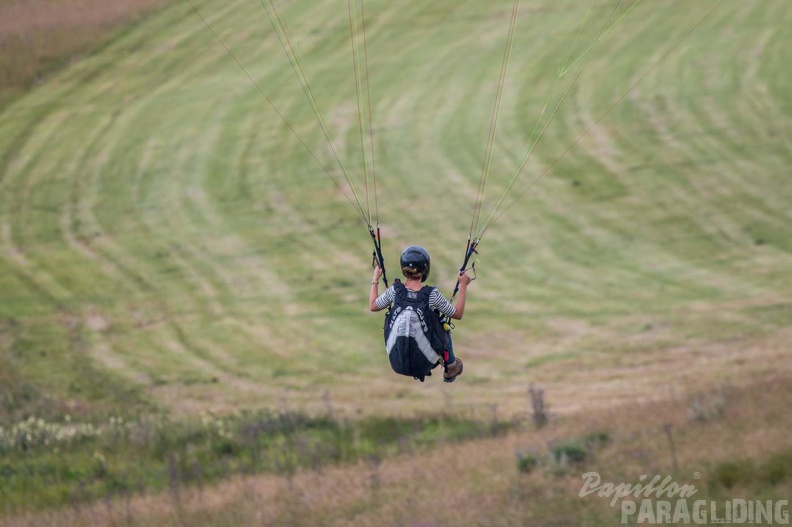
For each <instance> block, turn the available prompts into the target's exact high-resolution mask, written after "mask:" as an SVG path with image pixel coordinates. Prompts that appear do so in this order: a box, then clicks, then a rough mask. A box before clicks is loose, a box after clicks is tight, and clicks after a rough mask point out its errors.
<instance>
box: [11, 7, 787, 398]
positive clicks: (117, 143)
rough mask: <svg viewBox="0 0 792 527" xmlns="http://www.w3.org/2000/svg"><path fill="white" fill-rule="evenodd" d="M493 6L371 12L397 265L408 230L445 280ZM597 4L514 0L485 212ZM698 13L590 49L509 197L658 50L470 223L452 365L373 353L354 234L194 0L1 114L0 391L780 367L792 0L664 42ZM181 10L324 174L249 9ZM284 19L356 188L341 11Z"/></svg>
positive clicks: (189, 389) (380, 168) (646, 17)
mask: <svg viewBox="0 0 792 527" xmlns="http://www.w3.org/2000/svg"><path fill="white" fill-rule="evenodd" d="M683 4H684V5H683ZM510 5H511V3H510V2H506V1H500V2H488V3H486V5H485V4H484V3H482V2H474V1H472V0H469V1H463V2H459V1H450V0H441V1H437V2H432V3H431V4H424V3H412V4H411V5H407V6H405V5H403V4H402V3H389V2H383V1H371V2H367V4H366V16H367V20H366V23H367V27H366V31H367V36H368V57H369V75H370V82H371V96H372V106H373V108H372V109H373V123H374V128H375V131H376V133H375V136H374V137H375V152H376V167H377V172H378V174H379V180H378V190H379V200H378V207H379V212H380V214H379V215H380V219H381V222H382V224H383V235H384V237H385V239H384V244H385V250H386V253H387V254H386V258H388V263H389V264H390V266H389V270H390V273H391V275H392V276H393V275H395V273H396V268H395V266H394V264H393V262H394V261H396V258H397V256H398V254H399V251H400V250H401V249H402V248H403V247H404V246H405V245H407V244H410V243H420V244H423V245H425V246H427V247H428V248H429V249H430V251H431V253H432V256H433V279H434V280H435V281H437V282H438V283H439V284H440V285H441V287H442V288H443V290H444V291H446V292H449V291H450V289H451V287H452V286H453V276H454V269H455V268H457V267H458V265H459V263H460V257H461V254H462V252H463V250H464V245H465V239H466V236H467V232H468V229H469V224H470V217H471V214H472V209H473V200H474V197H475V194H476V189H477V186H478V181H479V179H478V178H479V174H480V171H481V163H482V159H483V153H484V146H485V143H486V138H487V131H488V126H489V121H490V117H491V111H492V105H493V101H494V99H495V94H496V91H497V79H498V70H499V67H500V61H501V56H502V49H503V45H504V42H505V36H506V31H507V28H508V22H509V9H510ZM613 5H615V2H610V3H608V5H606V6H601V7H598V8H596V9H595V10H594V12H592V14H591V16H590V18H589V19H588V21H587V22H586V23H585V24H584V25H583V30H582V31H581V34H580V39H579V40H578V41H576V40H575V35H576V34H577V32H578V27H579V25H580V23H581V21H582V20H583V17H584V15H585V6H584V5H582V4H581V3H580V2H572V1H563V2H558V1H555V2H550V1H547V2H545V3H544V4H543V5H541V6H540V5H538V4H535V3H534V4H532V5H531V6H524V8H523V10H522V11H521V15H520V17H519V20H518V25H517V35H516V39H515V47H514V51H513V54H512V59H511V63H510V68H509V73H508V76H507V82H506V85H505V90H504V101H503V107H502V109H501V114H500V125H499V130H498V135H497V140H496V143H495V149H494V155H493V163H492V167H491V173H492V176H491V180H490V183H489V186H488V190H487V195H486V201H485V210H488V208H489V207H491V206H492V204H493V202H494V200H495V199H496V197H497V195H498V192H499V191H500V189H502V188H503V187H504V186H505V184H506V182H507V180H508V179H509V177H510V175H511V174H512V172H513V171H514V169H515V167H516V166H517V164H518V163H519V160H520V159H521V158H522V156H523V155H524V154H525V152H526V149H527V145H528V143H529V141H530V137H531V133H532V130H534V126H535V123H536V119H537V117H538V116H539V115H540V112H541V110H542V107H543V103H544V102H545V100H546V97H547V94H548V93H549V94H550V95H551V99H550V100H557V97H558V96H559V94H560V93H561V89H560V88H559V87H558V86H557V85H555V80H556V72H557V70H558V67H559V65H560V64H561V63H562V62H563V61H564V58H565V57H566V56H567V55H568V54H571V56H579V55H580V54H581V53H583V52H584V51H585V48H586V45H587V44H586V43H587V42H591V41H592V40H593V39H594V38H595V37H596V34H597V32H598V30H599V28H600V27H601V25H602V24H603V23H604V21H605V20H606V19H607V17H608V15H609V14H610V12H611V10H612V8H613ZM715 5H716V2H714V1H711V0H702V1H699V2H696V3H695V4H691V3H690V2H682V1H671V2H662V3H657V2H653V3H649V2H647V3H642V4H641V5H638V6H637V7H636V8H635V10H634V11H633V12H632V13H630V15H629V16H627V17H625V18H624V19H623V20H622V21H621V22H619V24H618V25H617V26H616V28H615V29H614V30H613V31H612V32H611V33H610V34H609V35H608V36H607V38H606V39H604V41H603V42H602V45H601V46H599V47H598V49H597V50H596V51H595V53H594V55H593V56H592V58H591V60H590V61H589V63H588V64H587V66H586V68H585V70H584V72H583V74H582V75H581V76H580V78H579V79H578V81H577V83H576V84H575V86H574V88H573V90H572V91H571V92H570V95H569V97H568V99H567V100H566V101H565V102H564V104H563V106H562V107H561V108H560V111H559V113H558V115H557V116H556V118H555V120H554V121H553V122H552V123H551V124H550V126H548V129H547V133H546V134H545V137H544V138H543V140H542V142H541V144H540V145H539V147H538V148H537V150H536V154H535V156H534V157H533V158H532V160H531V161H530V163H529V164H528V165H527V168H526V171H525V174H524V175H523V177H522V178H521V180H520V183H519V184H518V185H517V186H516V188H515V195H517V194H519V192H520V191H521V190H522V189H523V188H525V187H526V185H528V184H529V183H530V182H531V181H532V180H534V179H535V178H537V177H539V176H540V175H541V174H542V172H543V170H545V168H547V167H548V166H550V164H551V163H553V162H554V161H555V160H556V158H557V157H558V156H559V155H561V154H562V153H563V152H564V150H565V149H566V148H567V147H568V146H569V145H571V144H572V143H573V142H575V141H576V139H578V138H579V137H580V135H581V134H582V133H583V132H584V131H585V130H586V129H587V128H588V127H589V126H590V125H591V124H593V123H594V122H595V121H596V120H597V119H598V118H599V116H600V115H602V114H603V113H604V112H606V111H607V110H608V108H609V107H611V105H613V104H614V103H615V102H617V101H618V100H619V98H620V97H621V96H622V95H623V94H625V93H627V91H628V89H629V88H630V86H631V85H632V84H633V83H635V82H636V81H637V80H639V79H640V78H641V76H642V75H644V74H645V73H646V72H650V73H649V74H648V76H647V77H646V78H645V79H644V80H643V81H642V82H640V84H638V86H637V87H636V89H634V90H633V91H631V92H630V93H629V94H628V95H627V97H626V98H625V99H624V100H623V101H622V102H621V103H619V104H618V105H617V106H616V107H615V108H614V109H613V111H612V112H611V113H610V114H609V115H608V116H607V117H606V118H605V119H604V120H603V122H602V123H601V124H600V125H599V126H597V127H596V128H595V129H593V130H592V132H591V133H589V134H588V135H586V136H585V137H583V138H582V139H581V140H580V142H579V143H578V144H577V145H576V147H575V148H574V149H573V150H572V151H570V153H569V154H567V155H565V156H564V157H563V158H562V159H561V161H560V162H559V163H558V164H557V165H555V167H554V168H553V170H552V171H551V172H549V173H548V174H547V175H546V176H544V177H542V178H541V179H540V180H539V181H538V182H537V184H536V185H535V186H534V187H533V188H531V190H530V192H529V193H528V194H527V195H526V196H524V197H523V198H522V199H521V200H520V201H519V202H518V203H517V205H515V206H514V207H512V208H511V209H510V210H509V211H508V213H507V214H506V215H505V216H503V217H502V219H500V220H499V221H498V222H497V223H496V224H495V225H494V226H493V228H492V229H491V231H488V234H487V238H486V239H485V241H484V242H483V243H482V245H481V251H480V256H479V258H480V264H479V266H478V270H479V279H478V280H477V281H476V282H474V283H473V285H472V287H471V290H470V300H469V306H468V311H467V315H466V317H465V320H464V321H462V323H460V324H459V325H458V326H459V327H458V330H457V331H456V333H455V337H456V340H455V343H456V347H457V349H458V355H460V356H461V357H463V358H465V359H467V360H466V361H465V364H466V372H465V376H464V377H463V379H462V380H461V381H460V383H457V384H455V385H453V386H450V387H449V386H443V385H442V383H439V382H437V379H430V381H435V382H429V383H428V384H424V385H419V384H418V383H414V382H413V381H411V380H409V379H406V378H399V377H396V376H395V375H393V374H391V373H390V371H389V368H388V365H387V361H386V359H385V357H384V354H383V353H382V344H381V335H380V327H381V323H380V319H379V318H378V317H376V316H373V315H370V314H368V313H367V310H366V307H365V306H366V294H367V292H368V282H369V277H370V270H369V268H368V265H369V254H370V247H369V246H370V241H369V239H368V233H367V232H366V230H365V226H364V225H362V223H361V222H360V220H359V218H356V215H355V211H354V210H353V209H352V208H351V207H350V206H349V203H347V201H346V200H345V199H344V197H343V196H342V195H341V194H340V193H339V192H338V190H337V188H336V187H335V186H334V185H333V183H332V182H331V181H330V179H329V178H327V177H326V175H324V174H323V172H322V170H321V168H320V167H319V166H317V164H316V163H315V162H314V160H312V159H311V158H310V156H309V155H308V154H307V153H306V151H305V150H304V149H303V147H302V146H301V145H300V143H299V142H298V140H297V139H296V138H295V137H294V136H293V135H292V134H291V132H290V131H289V129H288V128H287V126H286V125H285V124H284V122H283V121H282V120H281V119H280V118H279V117H278V116H277V115H276V114H275V113H274V112H273V110H272V109H271V108H270V107H269V106H268V105H267V103H266V101H265V100H264V98H263V97H261V94H260V93H259V92H258V90H257V89H256V87H255V86H253V84H252V83H251V82H250V81H249V79H247V78H246V76H245V74H244V73H243V72H242V71H241V70H240V68H239V67H238V66H237V65H236V64H235V63H234V61H233V60H232V59H231V58H230V57H229V55H228V54H227V52H226V50H224V49H223V47H222V46H221V45H220V44H219V43H218V42H217V41H216V40H215V39H214V38H213V36H212V34H211V32H209V31H208V30H207V28H206V27H205V26H204V25H203V24H202V22H201V20H200V19H199V18H198V17H197V16H196V15H195V13H194V12H193V11H192V9H191V8H190V6H189V5H187V4H186V3H177V4H175V5H174V6H172V7H170V8H167V9H165V10H164V11H163V12H162V13H161V14H160V15H158V16H156V17H154V18H152V19H151V20H149V21H146V22H145V23H143V24H141V25H140V26H139V27H136V28H135V29H134V30H131V31H129V32H127V33H125V34H123V35H122V36H121V37H119V38H118V39H117V40H115V41H114V42H112V43H111V44H110V45H108V46H107V47H106V49H104V50H103V51H102V53H100V54H98V55H96V56H93V57H91V58H89V59H87V60H85V61H82V62H80V63H79V64H75V65H74V66H73V67H70V68H69V69H68V70H66V71H65V72H63V73H62V74H60V75H58V76H57V77H56V78H53V79H52V80H51V81H50V82H47V83H46V84H45V85H42V86H40V87H38V88H36V89H35V90H34V91H33V92H31V93H30V94H29V95H27V96H25V97H24V98H22V99H20V100H19V101H18V102H16V103H15V104H14V105H12V106H10V107H8V108H7V109H6V110H5V111H4V112H3V114H2V116H1V117H0V291H2V302H0V331H2V333H0V366H2V369H0V381H2V383H0V384H2V387H3V388H2V389H3V390H4V394H3V399H4V403H5V409H4V411H5V412H6V413H13V412H17V411H20V409H24V408H25V407H26V405H35V404H39V403H38V402H37V401H46V400H49V401H65V402H66V404H68V405H70V406H78V407H81V406H83V405H87V406H88V407H89V408H93V407H113V408H116V407H125V406H126V405H131V406H135V405H137V406H145V405H157V406H164V407H166V408H169V409H172V410H174V411H176V412H195V411H199V410H202V409H214V410H227V409H230V408H238V407H240V406H258V405H277V404H279V401H280V402H281V404H282V403H283V401H284V400H286V401H289V402H293V403H295V404H299V405H301V406H310V405H321V404H323V403H322V398H323V397H326V396H329V397H331V398H332V399H333V400H334V401H335V402H336V404H338V405H339V406H341V407H344V408H346V409H347V410H349V411H357V410H361V411H365V412H374V411H386V412H403V411H409V410H410V409H414V408H420V407H427V406H430V405H432V404H434V403H435V401H436V400H438V399H440V400H443V399H442V397H443V396H445V397H446V398H445V400H446V401H448V400H453V401H455V402H457V403H458V404H477V405H478V404H498V405H501V406H502V407H506V408H511V407H515V408H516V407H522V405H523V399H524V397H525V387H526V386H527V384H528V383H530V382H537V383H540V384H542V385H544V386H545V387H546V389H547V391H548V393H549V394H550V395H551V397H552V401H553V404H554V405H555V409H557V410H558V411H565V410H571V409H574V408H575V407H578V406H580V405H592V406H597V405H607V404H609V403H610V402H612V401H613V400H616V399H621V400H623V399H625V398H647V397H652V394H653V393H656V392H657V391H658V390H663V391H667V390H668V389H669V388H671V389H673V387H674V386H681V387H685V388H687V387H691V386H698V385H704V384H707V383H711V382H712V383H714V382H719V381H723V380H730V381H734V382H739V381H740V380H741V379H745V378H747V377H750V376H756V375H762V374H764V373H767V372H769V371H772V370H779V369H789V368H790V365H792V361H789V360H787V359H786V357H788V356H789V348H788V344H787V343H788V342H789V337H790V329H789V328H790V322H792V304H790V301H789V298H790V293H792V283H790V281H789V280H788V276H789V268H790V264H792V254H790V253H791V252H792V238H791V237H790V236H789V234H788V225H789V224H790V220H791V219H792V212H791V211H790V208H789V203H790V200H792V185H790V180H789V166H790V161H792V147H790V143H789V141H788V138H789V137H791V136H792V72H790V70H789V68H788V67H787V65H788V64H789V63H790V61H791V59H792V57H791V56H790V55H792V51H790V49H789V46H788V45H787V41H786V39H785V38H784V30H785V29H786V28H787V27H789V25H790V23H792V11H790V10H789V9H788V6H787V3H786V2H785V0H764V1H763V2H756V3H745V2H738V1H732V0H727V1H725V2H724V3H723V4H722V5H720V7H718V9H717V10H716V11H715V12H714V14H713V15H712V16H710V17H708V18H706V20H705V21H704V22H703V24H702V25H701V26H700V27H699V28H697V29H696V30H695V31H694V32H693V33H692V34H691V36H690V37H689V38H687V39H685V40H684V41H681V39H682V38H683V36H684V35H685V34H686V33H687V32H688V31H689V30H690V29H691V28H692V27H693V26H694V24H695V23H696V21H697V20H700V19H702V17H704V16H705V14H706V13H707V12H708V11H709V10H710V9H711V8H712V7H713V6H715ZM196 7H198V9H199V10H200V11H201V13H202V14H203V16H205V17H206V19H207V21H208V22H209V24H210V25H211V26H212V29H213V30H214V31H216V32H217V34H218V35H219V36H220V37H221V38H222V39H223V40H224V41H225V42H226V44H227V45H228V46H229V48H230V49H231V50H232V51H233V53H234V55H235V56H236V57H237V58H238V60H239V61H240V62H241V63H242V64H243V65H244V66H245V68H246V69H247V70H248V72H249V73H250V75H251V76H252V77H253V78H254V79H255V80H256V82H257V84H258V85H259V86H261V87H262V89H263V91H264V92H265V93H266V94H267V96H268V97H269V98H270V99H271V100H272V101H273V102H274V103H275V105H276V106H277V107H278V109H279V110H280V111H281V112H282V113H283V114H284V115H285V116H286V118H287V120H288V121H289V123H290V124H291V125H292V126H293V127H294V128H295V129H296V130H297V131H298V133H299V134H300V137H301V138H303V140H304V141H305V142H306V144H308V145H309V146H310V147H311V148H312V149H313V150H314V151H315V152H317V153H318V155H319V157H320V158H321V160H322V162H323V163H326V164H327V165H328V166H329V165H330V163H331V161H332V158H331V156H330V154H329V152H328V151H327V146H326V144H325V143H324V140H323V138H322V136H321V133H320V130H319V127H318V125H317V124H316V122H315V120H314V117H313V115H312V114H311V112H310V108H309V107H308V104H307V103H306V102H305V99H304V98H303V94H302V92H301V90H300V89H299V85H298V84H297V83H296V81H295V80H294V77H293V74H292V71H291V69H290V67H289V64H288V62H287V61H286V59H285V57H284V56H283V53H282V50H281V49H280V46H279V44H278V42H277V40H276V38H275V36H274V34H273V31H272V28H271V27H270V25H269V21H268V20H267V17H266V14H265V13H264V11H263V9H262V8H261V6H260V5H259V4H258V3H256V2H241V1H233V2H228V3H226V4H224V5H223V6H221V7H217V6H216V5H214V4H212V3H210V2H197V3H196ZM282 16H283V21H284V24H285V26H286V27H287V28H288V29H289V31H290V34H291V35H292V36H293V38H294V41H295V43H296V47H297V51H298V54H299V57H300V60H301V62H302V65H303V67H304V69H305V71H306V73H307V75H308V77H309V79H310V82H311V84H312V87H313V88H314V92H315V96H316V99H317V103H318V106H319V107H320V108H321V110H322V112H323V113H324V115H325V117H326V119H327V122H328V124H329V126H330V129H331V133H332V135H333V140H334V143H335V145H336V147H337V148H338V149H339V152H340V153H341V157H342V158H343V159H344V160H345V164H346V165H347V166H348V167H349V169H350V172H351V173H353V174H354V175H355V177H357V178H360V179H359V185H361V186H362V176H360V173H361V172H362V170H361V167H362V161H361V157H360V147H359V139H358V128H357V116H356V108H357V103H356V101H355V86H354V80H353V79H354V77H353V72H352V59H351V48H350V43H349V29H348V26H347V25H346V16H347V14H346V6H345V5H344V3H343V2H338V1H330V0H327V1H321V2H304V1H302V0H298V1H295V2H291V3H289V4H288V5H283V6H282ZM680 42H681V43H680ZM677 44H678V47H676V48H675V47H674V46H675V45H677ZM570 48H571V49H570ZM671 50H673V51H672V52H671V53H670V54H669V55H668V56H667V58H665V59H663V60H662V62H661V63H660V64H659V65H657V66H656V67H653V64H655V63H656V61H658V60H659V59H661V58H662V57H663V56H664V54H665V53H666V52H668V51H671ZM554 97H555V99H554ZM31 401H32V402H31ZM41 404H49V403H41ZM57 404H60V403H57Z"/></svg>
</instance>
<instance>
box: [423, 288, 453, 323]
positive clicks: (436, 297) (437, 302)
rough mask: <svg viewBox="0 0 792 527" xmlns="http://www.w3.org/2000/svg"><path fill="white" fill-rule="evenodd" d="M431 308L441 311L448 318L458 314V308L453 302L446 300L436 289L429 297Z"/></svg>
mask: <svg viewBox="0 0 792 527" xmlns="http://www.w3.org/2000/svg"><path fill="white" fill-rule="evenodd" d="M429 307H431V308H432V309H436V310H438V311H440V312H441V313H442V314H444V315H446V316H448V317H452V316H454V315H455V314H456V308H455V307H454V306H452V305H451V302H449V301H448V300H446V299H445V297H444V296H443V294H442V293H441V292H440V290H439V289H437V288H436V287H435V288H434V289H433V290H432V293H431V294H430V295H429Z"/></svg>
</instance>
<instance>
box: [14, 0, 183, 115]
mask: <svg viewBox="0 0 792 527" xmlns="http://www.w3.org/2000/svg"><path fill="white" fill-rule="evenodd" d="M169 1H171V0H120V1H119V0H116V1H113V2H108V1H106V0H24V1H23V0H3V1H2V2H0V106H2V105H4V104H6V103H7V102H8V101H9V100H10V99H11V98H13V97H14V96H15V95H18V94H20V93H22V92H24V91H25V90H27V89H29V88H30V87H31V86H33V85H35V84H36V83H37V82H39V81H40V80H41V79H42V78H43V77H45V76H46V75H47V74H49V73H51V72H52V71H54V70H55V69H57V68H58V67H59V66H61V65H63V64H64V63H67V62H68V61H69V60H71V59H73V58H74V57H78V56H80V55H82V54H84V53H87V52H90V51H91V50H93V49H95V48H96V47H97V46H98V45H100V44H101V43H102V42H103V41H104V40H105V39H106V38H107V37H109V36H110V35H111V34H112V33H113V32H114V31H116V30H118V29H120V28H122V27H124V26H125V25H127V24H129V23H131V22H134V21H136V20H139V19H140V18H141V17H143V16H145V15H146V14H147V13H149V12H151V11H153V10H155V9H157V8H159V7H161V6H163V5H165V4H167V3H168V2H169Z"/></svg>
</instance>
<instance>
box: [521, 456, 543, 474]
mask: <svg viewBox="0 0 792 527" xmlns="http://www.w3.org/2000/svg"><path fill="white" fill-rule="evenodd" d="M537 466H539V458H538V457H536V456H535V455H534V454H533V453H532V452H517V470H519V471H520V472H522V473H524V474H529V473H531V472H532V471H533V469H535V468H536V467H537Z"/></svg>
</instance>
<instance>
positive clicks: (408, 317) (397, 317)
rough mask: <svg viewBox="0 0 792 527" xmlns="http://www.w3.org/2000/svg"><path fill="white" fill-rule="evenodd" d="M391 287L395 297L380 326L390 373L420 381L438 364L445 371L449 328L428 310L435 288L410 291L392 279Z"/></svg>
mask: <svg viewBox="0 0 792 527" xmlns="http://www.w3.org/2000/svg"><path fill="white" fill-rule="evenodd" d="M393 288H394V292H395V295H396V296H395V298H394V300H393V303H392V304H391V306H390V308H389V309H388V312H387V314H386V315H385V325H384V327H383V330H384V336H385V350H386V352H387V353H388V358H389V360H390V363H391V367H392V368H393V371H395V372H396V373H399V374H401V375H407V376H410V377H413V378H415V379H417V380H419V381H421V382H423V381H424V378H425V377H427V376H430V375H431V374H432V373H431V370H432V369H434V368H436V367H437V366H438V365H440V363H441V362H442V364H443V368H444V369H445V370H446V371H447V368H448V337H447V333H448V331H449V330H450V327H448V328H446V326H445V325H444V323H443V322H442V321H441V315H440V314H439V312H437V310H434V309H431V308H430V307H429V297H430V296H431V294H432V291H433V290H434V288H433V287H430V286H424V287H423V288H422V289H421V290H420V291H412V290H410V289H407V288H406V287H405V286H404V284H402V283H401V281H399V280H394V282H393Z"/></svg>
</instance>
